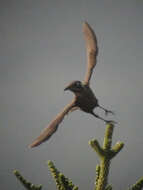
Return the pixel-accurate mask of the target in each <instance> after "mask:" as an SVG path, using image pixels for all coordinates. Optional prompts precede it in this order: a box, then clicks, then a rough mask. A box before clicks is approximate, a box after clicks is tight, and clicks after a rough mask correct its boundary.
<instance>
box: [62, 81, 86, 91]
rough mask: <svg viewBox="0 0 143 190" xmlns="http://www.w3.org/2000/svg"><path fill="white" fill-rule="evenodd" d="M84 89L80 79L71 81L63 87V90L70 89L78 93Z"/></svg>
mask: <svg viewBox="0 0 143 190" xmlns="http://www.w3.org/2000/svg"><path fill="white" fill-rule="evenodd" d="M83 89H84V85H83V84H82V82H80V81H73V82H71V83H70V84H69V85H68V86H67V87H66V88H65V89H64V91H66V90H70V91H72V92H74V93H80V92H82V91H83Z"/></svg>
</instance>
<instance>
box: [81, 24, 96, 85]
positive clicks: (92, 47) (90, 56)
mask: <svg viewBox="0 0 143 190" xmlns="http://www.w3.org/2000/svg"><path fill="white" fill-rule="evenodd" d="M83 33H84V37H85V41H86V51H87V68H86V73H85V78H84V81H83V83H84V84H86V85H89V81H90V78H91V75H92V72H93V69H94V67H95V65H96V56H97V51H98V48H97V39H96V35H95V33H94V31H93V29H92V28H91V27H90V26H89V24H88V23H87V22H85V23H83Z"/></svg>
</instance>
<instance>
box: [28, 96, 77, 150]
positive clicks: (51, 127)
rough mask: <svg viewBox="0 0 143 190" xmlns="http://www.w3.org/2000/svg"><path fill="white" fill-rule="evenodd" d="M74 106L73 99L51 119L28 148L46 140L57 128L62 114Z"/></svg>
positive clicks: (62, 117)
mask: <svg viewBox="0 0 143 190" xmlns="http://www.w3.org/2000/svg"><path fill="white" fill-rule="evenodd" d="M74 106H75V101H74V100H73V101H72V102H71V103H70V104H68V105H66V106H65V107H64V109H63V110H62V111H61V112H60V113H59V114H57V116H56V117H55V118H54V119H53V120H52V121H51V123H50V124H49V125H48V127H46V128H45V129H44V130H43V131H42V132H41V134H40V136H39V137H37V138H36V139H35V140H34V142H33V143H32V144H30V145H29V147H30V148H33V147H36V146H38V145H40V144H41V143H43V142H45V141H47V140H48V139H49V138H50V137H51V136H52V135H53V134H54V133H55V132H56V130H57V129H58V126H59V124H60V123H61V122H62V121H63V119H64V116H65V115H66V114H67V113H68V112H69V111H70V110H71V109H72V108H73V107H74Z"/></svg>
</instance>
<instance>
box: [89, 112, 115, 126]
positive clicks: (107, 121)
mask: <svg viewBox="0 0 143 190" xmlns="http://www.w3.org/2000/svg"><path fill="white" fill-rule="evenodd" d="M91 114H92V115H93V116H94V117H96V118H98V119H101V120H102V121H104V122H105V123H114V124H116V123H117V122H115V121H113V120H106V119H104V118H102V117H100V116H99V115H97V114H95V113H94V112H91Z"/></svg>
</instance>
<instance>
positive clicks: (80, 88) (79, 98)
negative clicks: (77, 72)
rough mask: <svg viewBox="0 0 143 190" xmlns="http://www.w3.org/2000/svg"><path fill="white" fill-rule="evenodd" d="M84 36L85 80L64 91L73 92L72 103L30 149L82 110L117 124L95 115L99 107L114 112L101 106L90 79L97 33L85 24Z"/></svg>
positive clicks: (95, 53)
mask: <svg viewBox="0 0 143 190" xmlns="http://www.w3.org/2000/svg"><path fill="white" fill-rule="evenodd" d="M83 34H84V38H85V43H86V53H87V66H86V72H85V77H84V80H83V81H82V82H81V81H79V80H76V81H72V82H71V83H70V84H68V85H67V86H66V87H65V89H64V91H67V90H69V91H71V92H73V94H74V98H73V99H72V101H71V102H70V103H69V104H67V105H66V106H65V107H64V109H63V110H62V111H61V112H60V113H58V114H57V115H56V117H55V118H54V119H53V120H52V121H51V122H50V123H49V125H48V126H47V127H46V128H44V130H42V132H41V134H40V136H38V137H37V138H36V139H35V140H34V141H33V142H32V144H30V145H29V147H30V148H33V147H37V146H39V145H40V144H42V143H44V142H45V141H47V140H49V139H50V137H51V136H52V135H53V134H54V133H55V132H56V131H57V129H58V127H59V125H60V123H61V122H62V121H63V119H64V117H65V115H67V114H68V113H70V112H73V111H75V110H78V109H79V110H81V111H83V112H86V113H89V114H91V115H93V116H94V117H96V118H98V119H100V120H103V121H104V122H105V123H110V122H111V123H116V122H115V121H112V120H106V119H104V118H102V117H100V116H99V115H97V114H95V113H94V111H93V110H94V109H95V108H97V107H99V108H101V109H103V110H104V111H105V115H107V114H108V113H111V114H114V112H113V111H111V110H107V109H105V108H104V107H102V106H101V105H100V104H99V101H98V99H97V98H96V96H95V94H94V93H93V91H92V89H91V88H90V79H91V76H92V73H93V70H94V67H95V66H96V63H97V61H96V58H97V55H98V46H97V38H96V35H95V32H94V31H93V29H92V28H91V26H90V25H89V24H88V23H87V22H84V23H83Z"/></svg>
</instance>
